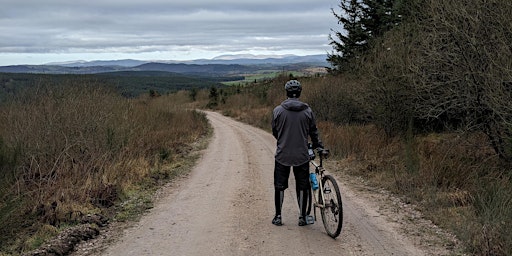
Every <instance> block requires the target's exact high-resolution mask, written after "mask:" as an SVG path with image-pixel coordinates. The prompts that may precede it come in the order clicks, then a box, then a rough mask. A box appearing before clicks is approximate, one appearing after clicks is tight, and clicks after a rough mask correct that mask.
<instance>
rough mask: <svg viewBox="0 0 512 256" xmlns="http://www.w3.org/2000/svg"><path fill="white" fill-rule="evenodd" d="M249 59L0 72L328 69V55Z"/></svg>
mask: <svg viewBox="0 0 512 256" xmlns="http://www.w3.org/2000/svg"><path fill="white" fill-rule="evenodd" d="M248 57H250V56H239V55H229V56H219V57H217V58H214V59H211V60H207V59H202V60H192V61H182V62H178V61H155V62H146V61H140V60H109V61H91V62H87V61H77V62H66V63H60V64H59V63H52V64H51V65H15V66H1V67H0V72H5V73H36V74H97V73H106V72H117V71H165V72H175V73H182V74H194V75H198V74H202V75H208V76H229V75H239V74H244V73H251V72H252V73H254V72H258V71H262V70H269V69H270V70H287V71H297V70H298V69H305V68H309V67H325V66H328V64H327V62H326V60H325V59H326V56H325V55H310V56H293V55H292V56H285V57H269V58H258V57H257V56H253V58H248Z"/></svg>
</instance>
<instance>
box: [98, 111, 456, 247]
mask: <svg viewBox="0 0 512 256" xmlns="http://www.w3.org/2000/svg"><path fill="white" fill-rule="evenodd" d="M207 116H208V119H209V120H210V122H211V124H212V126H213V128H214V135H213V138H212V141H211V143H210V144H209V146H208V148H207V149H206V150H205V152H204V153H203V155H202V158H201V159H200V160H199V162H198V164H197V165H196V167H195V168H194V169H193V170H192V172H191V174H190V175H189V176H188V177H187V178H186V179H182V181H181V184H179V185H177V186H174V185H173V186H171V187H170V188H168V191H167V192H166V196H165V197H163V198H162V199H161V200H159V202H158V203H157V204H156V206H155V208H154V209H152V210H151V211H150V212H149V213H148V214H146V215H145V216H144V217H143V218H142V219H141V221H140V222H139V223H138V224H136V225H135V226H133V227H131V228H129V229H127V230H125V231H124V233H123V234H122V236H121V237H119V239H118V241H117V242H116V243H115V244H113V245H111V246H109V247H108V248H107V249H106V250H105V251H104V254H103V255H313V254H314V255H442V254H448V253H449V251H447V250H445V248H444V247H445V246H444V245H443V244H441V242H439V241H445V240H439V239H438V238H437V236H432V234H435V233H439V230H437V229H435V227H433V226H431V225H429V224H428V222H425V221H423V220H421V218H417V221H415V220H414V218H415V217H414V216H413V217H411V211H409V210H407V209H405V208H406V207H405V208H404V206H403V205H400V204H399V203H395V205H394V206H392V205H390V204H389V203H387V202H388V201H389V200H390V197H389V196H387V195H383V194H382V193H375V192H372V191H371V190H368V189H364V188H361V187H360V186H359V187H358V186H354V184H352V182H350V184H349V183H347V182H345V180H344V179H345V178H346V177H345V176H344V175H342V176H339V175H338V178H337V179H338V181H339V182H340V185H341V187H342V196H343V200H344V202H343V203H344V211H345V215H344V217H345V219H344V227H343V230H342V233H341V235H340V236H339V237H338V238H337V239H336V240H334V239H331V238H330V237H329V236H327V234H326V233H325V231H324V228H323V226H322V223H321V220H320V219H319V220H318V222H316V223H315V224H314V225H308V226H305V227H299V226H298V225H297V217H298V216H297V215H298V208H297V203H296V200H295V192H294V189H288V190H287V191H286V196H285V200H284V206H283V207H284V209H283V222H284V226H281V227H276V226H274V225H272V224H271V219H272V216H273V214H274V205H273V184H272V181H273V179H272V175H273V154H274V150H275V140H274V138H273V137H272V136H271V135H270V134H269V133H267V132H265V131H262V130H260V129H257V128H254V127H251V126H248V125H245V124H242V123H239V122H236V121H233V120H232V119H230V118H227V117H224V116H222V115H220V114H218V113H213V112H208V113H207ZM340 175H341V174H340ZM290 181H291V182H290V187H291V188H294V184H293V174H292V177H290ZM404 214H405V215H404ZM390 215H392V216H390ZM318 217H320V216H319V215H318Z"/></svg>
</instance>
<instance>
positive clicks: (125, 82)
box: [0, 71, 239, 99]
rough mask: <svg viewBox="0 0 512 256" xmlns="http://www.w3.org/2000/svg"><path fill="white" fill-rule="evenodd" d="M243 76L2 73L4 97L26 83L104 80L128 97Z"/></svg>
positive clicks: (206, 85)
mask: <svg viewBox="0 0 512 256" xmlns="http://www.w3.org/2000/svg"><path fill="white" fill-rule="evenodd" d="M232 79H239V77H210V76H197V75H196V76H186V75H181V74H177V73H171V72H163V71H119V72H112V73H98V74H87V75H72V74H58V75H56V74H27V73H0V99H6V98H9V97H10V96H12V95H14V94H16V92H18V91H20V89H23V88H25V87H33V86H36V85H37V84H41V83H45V84H61V85H66V84H69V83H75V82H72V81H83V82H85V83H96V84H102V86H106V87H111V88H114V89H115V90H116V91H118V92H119V93H120V94H122V95H123V96H125V97H131V98H133V97H137V96H139V95H142V94H146V93H149V92H150V91H151V90H152V91H154V92H155V93H157V94H160V95H163V94H168V93H174V92H177V91H180V90H191V89H193V88H196V89H201V88H209V87H211V86H218V87H222V86H223V85H222V84H221V82H222V81H230V80H232Z"/></svg>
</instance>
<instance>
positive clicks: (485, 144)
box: [219, 77, 512, 255]
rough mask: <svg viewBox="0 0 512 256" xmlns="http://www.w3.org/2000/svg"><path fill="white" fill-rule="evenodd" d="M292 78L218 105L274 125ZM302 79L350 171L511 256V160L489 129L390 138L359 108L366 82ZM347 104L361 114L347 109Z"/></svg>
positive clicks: (476, 250) (491, 250) (465, 238)
mask: <svg viewBox="0 0 512 256" xmlns="http://www.w3.org/2000/svg"><path fill="white" fill-rule="evenodd" d="M286 80H287V77H281V79H280V80H276V81H273V82H272V83H270V84H259V85H255V86H256V87H260V88H259V89H262V88H265V89H266V90H267V93H265V94H263V93H261V91H259V90H258V89H255V88H246V90H245V91H243V92H242V94H240V95H235V96H231V97H230V98H228V100H227V102H228V104H226V105H221V106H219V108H220V109H221V110H222V111H224V113H227V114H229V115H231V116H233V117H235V118H239V119H240V120H242V121H245V122H248V123H251V124H256V125H258V126H260V127H264V128H265V129H270V127H269V126H270V120H269V118H270V117H271V111H272V109H273V107H274V106H275V105H277V104H279V103H280V102H281V101H282V100H283V99H284V98H285V93H284V90H283V87H282V86H283V85H284V83H285V82H286ZM336 80H338V81H336ZM300 81H301V83H303V85H304V92H303V97H301V98H302V100H304V101H305V102H307V103H310V102H311V106H312V108H313V111H314V112H316V114H317V116H319V117H320V118H319V122H318V126H319V130H320V135H321V138H322V140H323V141H324V144H325V145H326V147H328V148H329V149H330V150H331V151H332V152H333V155H334V156H335V157H337V158H338V159H339V160H342V159H343V162H344V163H345V164H346V163H349V166H351V167H352V168H351V169H349V170H348V171H349V172H350V174H351V175H355V176H362V177H364V178H365V179H366V180H367V181H369V182H370V183H371V184H373V185H374V186H376V187H381V188H385V189H387V190H389V191H391V192H393V193H395V194H396V195H398V196H400V197H403V198H404V199H405V200H406V201H408V202H411V203H413V204H414V205H416V206H417V207H418V208H419V209H421V210H422V212H423V213H424V214H425V216H427V217H428V218H429V219H430V220H432V221H433V222H434V223H436V224H438V225H440V226H441V227H443V228H446V229H448V230H449V231H451V232H453V233H454V234H455V235H456V236H457V237H458V238H460V239H461V241H462V242H463V243H464V244H465V246H466V248H467V251H468V252H469V253H471V254H477V255H510V254H512V247H511V245H512V236H511V235H510V232H509V230H510V228H511V227H512V226H511V225H512V222H511V220H512V199H511V198H510V193H512V185H511V175H510V166H508V165H502V162H500V159H499V157H498V155H497V154H496V152H495V151H494V150H493V148H492V147H491V146H490V143H489V140H488V138H487V137H486V136H485V135H484V134H483V133H479V132H472V133H456V132H452V133H430V134H416V135H413V134H412V132H408V133H407V134H402V135H400V136H391V137H390V136H389V135H390V133H389V132H388V131H385V129H383V128H382V127H377V126H376V125H374V124H371V123H368V122H365V110H363V111H361V109H359V107H363V109H364V106H365V104H367V103H365V102H364V101H365V99H366V100H368V98H366V97H365V96H364V95H360V92H359V90H360V89H361V88H355V87H354V86H356V85H357V81H353V80H352V81H351V80H350V78H343V77H336V78H329V77H325V78H324V77H321V78H303V79H302V78H301V79H300ZM244 93H245V94H244ZM251 94H252V95H253V96H252V98H251V96H250V95H251ZM262 95H265V97H262ZM367 96H368V95H367ZM344 97H347V98H346V101H345V99H344ZM315 107H318V109H316V108H315ZM347 110H348V111H354V112H353V113H349V114H347V113H344V111H347ZM322 111H327V114H326V113H322ZM259 118H261V120H255V119H259ZM349 121H350V122H349ZM347 123H351V124H347Z"/></svg>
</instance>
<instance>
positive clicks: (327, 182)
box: [320, 175, 343, 238]
mask: <svg viewBox="0 0 512 256" xmlns="http://www.w3.org/2000/svg"><path fill="white" fill-rule="evenodd" d="M322 187H323V192H324V198H323V199H324V200H323V201H324V202H321V203H322V204H324V206H325V207H323V208H320V212H321V214H322V222H323V223H324V227H325V231H327V234H328V235H329V236H330V237H332V238H336V237H338V236H339V235H340V233H341V227H342V226H343V206H342V202H341V193H340V188H339V187H338V183H337V182H336V180H335V179H334V177H332V176H331V175H325V176H324V177H323V178H322Z"/></svg>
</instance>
